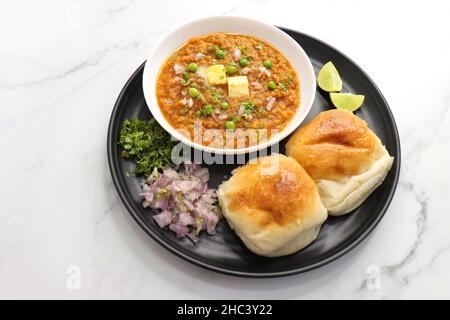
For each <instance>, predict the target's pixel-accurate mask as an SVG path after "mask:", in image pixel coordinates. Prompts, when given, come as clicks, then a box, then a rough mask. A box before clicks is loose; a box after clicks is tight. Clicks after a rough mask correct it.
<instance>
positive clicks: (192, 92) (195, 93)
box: [188, 88, 200, 98]
mask: <svg viewBox="0 0 450 320" xmlns="http://www.w3.org/2000/svg"><path fill="white" fill-rule="evenodd" d="M188 94H189V96H190V97H192V98H197V97H198V96H199V95H200V92H198V90H197V89H195V88H189V89H188Z"/></svg>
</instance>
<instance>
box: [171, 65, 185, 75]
mask: <svg viewBox="0 0 450 320" xmlns="http://www.w3.org/2000/svg"><path fill="white" fill-rule="evenodd" d="M173 71H175V74H180V73H182V72H183V71H184V68H183V67H182V66H181V65H179V64H178V63H175V64H174V65H173Z"/></svg>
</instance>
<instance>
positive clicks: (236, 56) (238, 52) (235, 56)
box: [233, 48, 241, 62]
mask: <svg viewBox="0 0 450 320" xmlns="http://www.w3.org/2000/svg"><path fill="white" fill-rule="evenodd" d="M240 58H241V50H240V49H239V48H234V50H233V59H234V61H236V62H237V61H239V59H240Z"/></svg>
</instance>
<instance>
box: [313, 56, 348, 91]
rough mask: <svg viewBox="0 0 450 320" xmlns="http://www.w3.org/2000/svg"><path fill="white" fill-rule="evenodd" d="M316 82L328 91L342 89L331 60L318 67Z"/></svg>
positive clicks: (337, 73)
mask: <svg viewBox="0 0 450 320" xmlns="http://www.w3.org/2000/svg"><path fill="white" fill-rule="evenodd" d="M317 84H318V85H319V87H320V88H322V89H323V90H325V91H328V92H336V91H341V90H342V80H341V77H340V76H339V72H338V71H337V69H336V67H335V66H334V64H333V62H331V61H328V62H327V63H325V64H324V65H323V67H322V69H320V71H319V76H318V77H317Z"/></svg>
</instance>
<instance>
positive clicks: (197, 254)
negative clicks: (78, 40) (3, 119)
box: [108, 29, 400, 277]
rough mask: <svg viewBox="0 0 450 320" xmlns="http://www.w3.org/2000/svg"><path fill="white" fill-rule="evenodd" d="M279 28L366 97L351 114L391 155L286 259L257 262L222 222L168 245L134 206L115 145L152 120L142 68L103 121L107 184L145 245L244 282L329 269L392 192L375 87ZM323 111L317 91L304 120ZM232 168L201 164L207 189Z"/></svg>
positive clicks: (395, 173)
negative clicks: (129, 129)
mask: <svg viewBox="0 0 450 320" xmlns="http://www.w3.org/2000/svg"><path fill="white" fill-rule="evenodd" d="M283 30H284V31H285V32H287V33H288V34H289V35H290V36H291V37H292V38H294V39H295V40H296V41H297V42H298V43H299V44H300V45H301V46H302V47H303V49H304V50H305V51H306V53H307V54H308V56H309V57H310V59H311V61H312V64H313V66H314V69H315V71H316V73H317V72H318V71H319V69H320V67H321V66H322V65H323V64H324V63H326V62H327V61H333V63H334V64H335V66H336V68H337V69H338V70H339V73H340V75H341V77H342V79H343V81H344V86H343V91H346V92H355V93H358V94H364V95H365V96H366V98H365V103H364V105H363V107H362V108H361V109H360V110H358V111H357V112H356V114H357V115H358V116H359V117H361V118H363V119H364V120H365V121H367V123H368V124H369V127H370V128H371V129H372V130H373V131H374V132H375V133H376V134H377V135H378V136H379V137H380V139H381V141H383V143H384V144H385V145H386V148H387V150H388V151H389V153H390V154H391V155H393V156H394V157H395V161H394V165H393V167H392V169H391V171H390V172H389V174H388V176H387V177H386V180H385V181H384V182H383V184H382V185H381V186H380V187H379V188H378V189H376V190H375V192H373V193H372V195H370V197H369V198H368V199H367V200H366V201H364V203H363V204H362V205H361V206H360V207H359V208H357V209H356V210H355V211H354V212H352V213H350V214H348V215H345V216H343V217H337V218H333V217H331V218H329V219H328V220H327V221H326V223H325V224H324V225H323V227H322V229H321V231H320V234H319V236H318V237H317V239H316V240H315V241H314V242H313V243H312V244H311V245H309V246H308V247H307V248H305V249H304V250H301V251H300V252H298V253H296V254H293V255H291V256H287V257H280V258H264V257H260V256H257V255H255V254H253V253H252V252H250V251H249V250H248V249H247V248H246V247H245V246H244V245H243V243H242V242H241V241H240V239H239V238H238V237H237V236H236V235H235V233H234V232H233V231H232V230H231V229H230V228H229V227H228V225H227V223H226V221H224V220H222V221H221V222H220V223H219V224H218V226H217V233H216V234H215V235H214V236H209V235H207V234H206V233H203V234H202V235H201V237H200V241H199V242H198V243H197V244H193V243H192V242H191V241H190V240H188V239H176V238H175V236H174V234H173V233H172V232H170V231H167V230H163V229H160V228H159V227H158V226H157V224H156V223H155V222H154V220H153V219H152V215H153V213H152V211H151V210H150V209H144V208H143V207H142V205H141V202H142V199H141V197H140V196H139V193H140V192H141V188H140V178H136V177H129V176H127V175H126V174H125V173H126V172H130V171H132V169H133V164H132V163H131V162H130V161H125V160H124V159H122V158H121V157H120V150H119V148H118V146H117V141H118V137H119V131H120V127H121V124H122V121H123V120H124V119H126V118H140V119H149V118H150V117H151V116H152V115H151V113H150V111H149V108H148V107H147V104H146V103H145V100H144V96H143V93H142V82H141V79H142V72H143V68H144V64H142V65H141V66H140V67H139V69H138V70H136V72H135V73H134V74H133V75H132V76H131V78H130V79H129V80H128V82H127V84H126V85H125V87H124V88H123V90H122V92H121V94H120V96H119V98H118V99H117V102H116V105H115V106H114V110H113V112H112V115H111V120H110V124H109V129H108V162H109V167H110V171H111V175H112V178H113V181H114V185H115V187H116V189H117V192H118V193H119V196H120V198H121V199H122V201H123V203H124V204H125V206H126V208H127V209H128V211H129V212H130V214H131V215H132V216H133V218H134V219H135V220H136V221H137V222H138V223H139V225H140V226H141V227H142V228H143V229H144V230H145V231H146V232H147V233H148V234H149V235H150V236H151V237H152V238H153V239H155V240H156V241H157V242H159V243H160V244H161V245H162V246H163V247H165V248H167V249H168V250H169V251H171V252H173V253H174V254H176V255H178V256H179V257H181V258H183V259H185V260H187V261H189V262H191V263H194V264H196V265H199V266H202V267H205V268H208V269H211V270H214V271H218V272H223V273H227V274H232V275H237V276H247V277H277V276H286V275H290V274H295V273H299V272H304V271H308V270H311V269H314V268H317V267H320V266H322V265H324V264H326V263H329V262H331V261H333V260H335V259H337V258H338V257H340V256H342V255H343V254H345V253H346V252H348V251H350V250H351V249H352V248H354V247H355V246H356V245H357V244H358V243H360V242H361V241H362V240H363V239H364V238H365V237H366V236H367V235H368V234H369V233H370V232H371V231H372V230H373V229H374V228H375V226H376V225H377V224H378V222H379V221H380V220H381V218H382V217H383V215H384V213H385V212H386V210H387V208H388V206H389V204H390V202H391V199H392V197H393V195H394V192H395V188H396V186H397V181H398V177H399V172H400V141H399V137H398V132H397V127H396V125H395V121H394V118H393V116H392V113H391V111H390V109H389V106H388V104H387V102H386V100H385V99H384V97H383V95H382V94H381V92H380V91H379V90H378V88H377V87H376V85H375V84H374V83H373V81H372V80H371V79H370V78H369V76H368V75H367V74H366V73H365V72H364V71H363V70H361V68H360V67H359V66H357V65H356V64H355V63H354V62H353V61H352V60H350V59H349V58H348V57H346V56H345V55H344V54H342V53H341V52H339V51H338V50H336V49H334V48H332V47H330V46H329V45H327V44H326V43H324V42H322V41H319V40H317V39H314V38H312V37H310V36H308V35H305V34H302V33H299V32H296V31H292V30H287V29H283ZM330 105H331V104H330V101H329V99H328V97H327V94H325V93H324V92H321V91H320V90H318V93H317V95H316V98H315V101H314V105H313V107H312V109H311V112H310V114H309V116H308V118H307V120H306V121H309V120H311V119H312V118H313V117H315V116H316V115H317V114H318V113H319V112H321V111H324V110H328V109H329V106H330ZM287 139H288V138H287ZM287 139H285V140H284V141H283V142H282V143H281V147H280V148H281V152H283V151H284V144H285V143H286V141H287ZM235 167H236V165H226V164H223V165H219V164H215V165H211V166H209V170H210V175H211V181H210V187H212V188H216V187H217V186H218V185H219V184H220V183H221V182H222V181H223V180H224V179H228V178H229V176H230V172H231V170H233V169H234V168H235Z"/></svg>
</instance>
